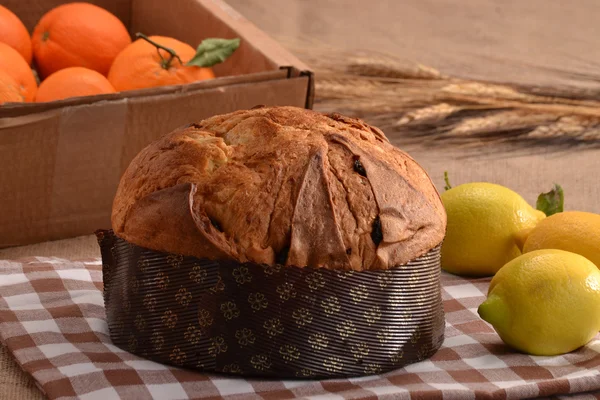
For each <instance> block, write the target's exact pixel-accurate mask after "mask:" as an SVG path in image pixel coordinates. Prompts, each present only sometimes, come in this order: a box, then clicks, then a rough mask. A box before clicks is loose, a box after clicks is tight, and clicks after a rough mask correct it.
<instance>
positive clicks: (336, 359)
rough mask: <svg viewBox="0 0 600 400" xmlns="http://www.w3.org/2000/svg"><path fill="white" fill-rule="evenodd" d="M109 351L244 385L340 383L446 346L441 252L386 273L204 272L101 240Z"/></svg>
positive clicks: (214, 267) (214, 264) (232, 264)
mask: <svg viewBox="0 0 600 400" xmlns="http://www.w3.org/2000/svg"><path fill="white" fill-rule="evenodd" d="M97 236H98V241H99V244H100V248H101V252H102V261H103V273H104V300H105V305H106V316H107V320H108V326H109V329H110V336H111V339H112V341H113V342H114V344H115V345H117V346H119V347H121V348H123V349H125V350H127V351H129V352H131V353H134V354H137V355H139V356H141V357H144V358H147V359H150V360H153V361H157V362H160V363H164V364H171V365H176V366H180V367H186V368H193V369H197V370H201V371H206V372H221V373H230V374H239V375H245V376H261V377H273V378H339V377H349V376H359V375H370V374H376V373H382V372H385V371H389V370H393V369H397V368H400V367H402V366H404V365H407V364H409V363H412V362H416V361H420V360H423V359H425V358H427V357H430V356H431V355H433V354H434V353H435V352H436V351H437V349H438V348H439V347H440V346H441V344H442V341H443V334H444V313H443V308H442V298H441V291H440V247H437V248H435V249H433V250H431V251H430V252H429V253H427V254H426V255H424V256H422V257H419V258H418V259H415V260H414V261H412V262H410V263H408V264H407V265H403V266H398V267H395V268H392V269H390V270H386V271H362V272H352V271H334V270H327V269H315V268H297V267H285V266H281V265H275V266H267V265H260V264H255V263H239V262H236V261H231V260H222V261H211V260H207V259H199V258H195V257H185V256H181V255H176V254H168V253H161V252H158V251H154V250H149V249H145V248H142V247H139V246H136V245H133V244H131V243H128V242H127V241H125V240H123V239H121V238H119V237H117V236H116V235H115V234H114V233H113V232H112V231H98V232H97Z"/></svg>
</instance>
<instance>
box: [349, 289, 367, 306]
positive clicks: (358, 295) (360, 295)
mask: <svg viewBox="0 0 600 400" xmlns="http://www.w3.org/2000/svg"><path fill="white" fill-rule="evenodd" d="M350 296H351V297H352V301H354V302H355V303H360V302H361V301H363V300H365V299H366V298H367V297H368V296H369V292H367V288H366V287H365V285H358V286H355V287H353V288H351V289H350Z"/></svg>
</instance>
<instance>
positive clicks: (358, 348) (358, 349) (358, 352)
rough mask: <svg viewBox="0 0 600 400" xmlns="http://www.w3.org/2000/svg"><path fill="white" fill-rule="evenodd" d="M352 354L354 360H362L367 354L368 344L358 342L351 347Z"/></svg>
mask: <svg viewBox="0 0 600 400" xmlns="http://www.w3.org/2000/svg"><path fill="white" fill-rule="evenodd" d="M351 352H352V355H353V356H354V359H355V360H357V361H358V360H362V359H363V358H365V357H366V356H368V355H369V345H368V344H366V343H364V342H363V343H358V344H356V345H353V346H352V348H351Z"/></svg>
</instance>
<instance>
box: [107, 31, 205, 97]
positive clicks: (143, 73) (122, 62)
mask: <svg viewBox="0 0 600 400" xmlns="http://www.w3.org/2000/svg"><path fill="white" fill-rule="evenodd" d="M149 39H150V40H151V41H153V42H156V43H158V44H159V45H161V46H164V47H167V48H169V49H171V50H173V51H174V52H175V53H176V54H177V56H178V57H173V56H171V55H170V54H169V53H168V52H167V51H165V50H162V49H161V50H158V49H157V47H156V46H155V45H153V44H151V43H149V42H148V41H146V40H144V39H138V40H136V41H135V42H133V43H132V44H130V45H129V46H127V48H125V50H123V51H122V52H121V53H120V54H119V55H118V56H117V58H115V61H114V62H113V65H112V67H111V68H110V72H109V73H108V80H109V81H110V83H112V84H113V86H114V87H115V89H116V90H118V91H122V90H133V89H142V88H150V87H156V86H168V85H179V84H183V83H190V82H195V81H199V80H204V79H211V78H214V77H215V75H214V73H213V71H212V69H210V68H201V67H191V66H190V67H187V66H185V65H184V64H185V63H186V62H187V61H189V60H190V59H191V58H192V57H194V55H195V54H196V50H194V48H193V47H192V46H190V45H188V44H186V43H183V42H180V41H179V40H177V39H173V38H170V37H164V36H150V37H149ZM157 50H158V51H157ZM159 53H160V54H159Z"/></svg>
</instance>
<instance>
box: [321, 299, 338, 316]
mask: <svg viewBox="0 0 600 400" xmlns="http://www.w3.org/2000/svg"><path fill="white" fill-rule="evenodd" d="M321 306H322V307H323V311H325V313H326V314H329V315H331V314H335V313H337V312H338V311H340V308H341V306H340V301H339V300H338V299H337V297H335V296H329V297H327V298H326V299H325V300H323V301H322V302H321Z"/></svg>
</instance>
